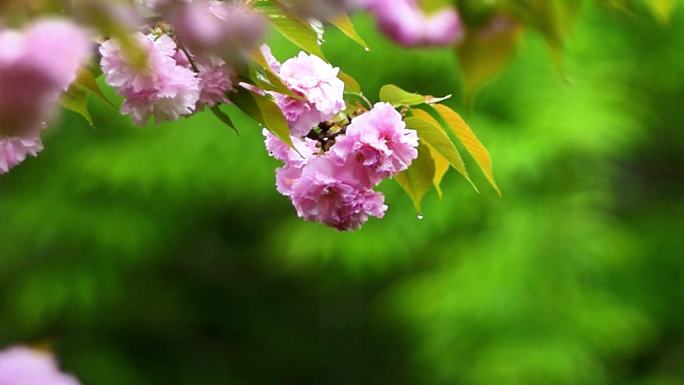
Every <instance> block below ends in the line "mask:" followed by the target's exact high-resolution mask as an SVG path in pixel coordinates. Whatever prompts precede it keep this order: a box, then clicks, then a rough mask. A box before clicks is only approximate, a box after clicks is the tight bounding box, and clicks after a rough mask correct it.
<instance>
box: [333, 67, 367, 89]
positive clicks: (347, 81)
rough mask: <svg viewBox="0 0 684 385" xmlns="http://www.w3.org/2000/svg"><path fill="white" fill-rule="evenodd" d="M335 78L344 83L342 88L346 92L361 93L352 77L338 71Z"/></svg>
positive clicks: (359, 87)
mask: <svg viewBox="0 0 684 385" xmlns="http://www.w3.org/2000/svg"><path fill="white" fill-rule="evenodd" d="M337 76H338V77H339V78H340V80H342V81H343V82H344V87H345V89H346V90H347V92H356V93H360V92H361V86H360V85H359V83H358V82H357V81H356V80H355V79H354V78H353V77H351V76H350V75H348V74H346V73H344V72H342V71H340V74H339V75H337Z"/></svg>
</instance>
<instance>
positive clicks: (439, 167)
mask: <svg viewBox="0 0 684 385" xmlns="http://www.w3.org/2000/svg"><path fill="white" fill-rule="evenodd" d="M428 147H429V148H430V154H432V160H434V162H435V176H434V178H433V179H432V184H433V185H434V186H435V190H437V195H438V196H439V199H442V197H443V196H444V193H443V192H442V179H444V175H446V173H447V171H449V168H450V167H451V165H450V164H449V160H447V158H445V157H443V156H442V154H440V153H439V151H437V150H435V148H434V147H432V146H430V145H428Z"/></svg>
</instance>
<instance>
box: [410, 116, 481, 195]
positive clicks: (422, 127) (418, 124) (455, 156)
mask: <svg viewBox="0 0 684 385" xmlns="http://www.w3.org/2000/svg"><path fill="white" fill-rule="evenodd" d="M413 114H414V116H410V117H408V118H406V119H404V120H405V121H406V125H407V126H408V127H409V128H412V129H414V130H416V131H417V132H418V136H419V137H420V139H421V140H422V141H423V142H425V143H427V144H429V145H430V146H431V147H432V148H434V149H435V151H437V152H438V153H439V154H440V155H442V156H443V157H444V158H446V160H447V161H449V164H450V165H451V167H453V168H454V169H455V170H456V171H458V173H459V174H461V175H462V176H463V177H464V178H465V179H466V180H467V181H468V182H469V183H470V184H471V185H472V186H473V188H474V189H475V190H476V191H477V187H475V184H473V181H472V180H471V179H470V175H468V171H467V170H466V166H465V163H464V162H463V158H461V154H460V153H459V152H458V149H457V148H456V145H454V142H452V141H451V138H449V135H447V133H446V132H445V131H444V129H443V128H442V126H441V125H440V124H439V123H438V122H437V121H436V120H435V119H434V118H433V117H432V116H430V114H428V113H427V112H425V111H422V110H413Z"/></svg>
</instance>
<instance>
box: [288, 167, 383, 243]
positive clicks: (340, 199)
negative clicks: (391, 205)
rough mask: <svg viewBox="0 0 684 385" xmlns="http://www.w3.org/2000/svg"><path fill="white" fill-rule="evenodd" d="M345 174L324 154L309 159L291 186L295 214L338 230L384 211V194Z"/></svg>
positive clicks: (354, 225) (364, 220) (358, 227)
mask: <svg viewBox="0 0 684 385" xmlns="http://www.w3.org/2000/svg"><path fill="white" fill-rule="evenodd" d="M345 173H346V170H344V169H342V168H340V167H339V166H337V165H336V164H335V162H333V161H331V160H330V159H329V158H328V157H316V158H313V159H311V160H310V161H309V163H307V165H306V166H305V167H304V168H303V170H302V175H301V177H299V179H297V180H296V182H295V183H294V184H293V186H292V194H291V199H292V203H293V204H294V207H295V209H296V210H297V214H298V215H299V216H300V217H301V218H304V219H306V220H309V221H315V222H320V223H324V224H326V225H328V226H330V227H333V228H336V229H338V230H340V231H349V230H358V229H360V228H361V226H362V225H363V224H364V223H365V222H366V221H368V218H369V217H371V216H373V217H376V218H382V217H383V216H384V215H385V211H387V206H386V205H385V204H384V201H385V197H384V196H383V195H382V194H381V193H379V192H376V191H373V190H370V189H365V188H362V187H360V186H359V185H358V184H357V183H355V181H354V180H350V179H347V177H346V176H345V175H344V174H345Z"/></svg>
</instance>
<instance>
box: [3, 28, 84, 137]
mask: <svg viewBox="0 0 684 385" xmlns="http://www.w3.org/2000/svg"><path fill="white" fill-rule="evenodd" d="M0 47H2V50H0V136H3V135H4V136H9V137H24V138H35V137H37V136H38V135H39V134H40V131H41V130H42V129H43V128H44V127H45V125H46V122H47V121H48V120H49V119H50V118H51V115H52V113H53V112H54V110H55V109H56V104H57V99H58V97H59V94H60V93H61V92H63V91H65V90H66V89H67V88H68V86H69V84H70V83H71V82H73V81H74V79H75V78H76V73H77V70H78V68H79V66H80V65H81V64H82V63H83V62H84V61H85V60H86V59H87V58H88V56H89V54H90V47H91V45H90V42H89V40H88V34H87V33H86V32H85V31H84V30H83V29H81V28H79V27H77V26H76V25H74V24H72V23H70V22H68V21H63V20H58V19H47V20H41V21H38V22H36V23H34V24H32V25H30V26H28V27H27V28H26V29H25V30H23V31H15V30H4V31H0Z"/></svg>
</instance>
